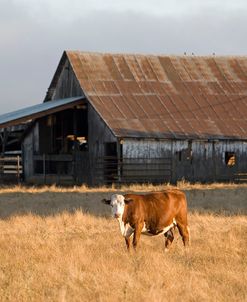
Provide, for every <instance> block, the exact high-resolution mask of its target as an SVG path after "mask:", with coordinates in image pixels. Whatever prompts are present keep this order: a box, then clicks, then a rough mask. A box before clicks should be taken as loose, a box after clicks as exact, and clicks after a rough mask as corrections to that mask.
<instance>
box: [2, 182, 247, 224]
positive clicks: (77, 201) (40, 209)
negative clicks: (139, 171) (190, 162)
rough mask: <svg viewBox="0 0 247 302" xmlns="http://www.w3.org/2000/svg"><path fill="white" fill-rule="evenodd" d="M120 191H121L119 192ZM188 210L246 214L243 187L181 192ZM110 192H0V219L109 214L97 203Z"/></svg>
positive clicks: (107, 196) (246, 200) (246, 202)
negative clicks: (70, 214)
mask: <svg viewBox="0 0 247 302" xmlns="http://www.w3.org/2000/svg"><path fill="white" fill-rule="evenodd" d="M122 193H123V192H122ZM185 193H186V195H187V200H188V206H189V211H190V212H199V213H201V214H203V213H205V214H208V213H212V214H216V215H217V214H218V215H222V216H234V215H247V198H246V197H247V188H245V189H243V188H242V189H214V190H188V191H185ZM111 194H112V193H111V192H81V193H78V192H73V193H71V192H68V193H67V192H41V193H20V192H14V193H2V194H0V219H8V218H10V217H12V216H22V215H27V214H33V215H39V216H41V217H47V216H54V215H58V214H60V213H63V212H67V213H74V212H75V211H77V210H81V211H82V212H84V213H88V214H91V215H94V216H97V217H110V216H111V208H110V207H109V206H107V205H104V204H103V203H101V200H102V199H103V198H109V197H110V196H111Z"/></svg>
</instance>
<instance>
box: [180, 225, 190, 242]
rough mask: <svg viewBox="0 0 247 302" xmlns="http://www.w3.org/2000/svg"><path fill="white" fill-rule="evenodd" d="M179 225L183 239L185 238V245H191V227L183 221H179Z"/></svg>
mask: <svg viewBox="0 0 247 302" xmlns="http://www.w3.org/2000/svg"><path fill="white" fill-rule="evenodd" d="M177 227H178V230H179V234H180V235H181V237H182V239H183V243H184V246H185V247H188V246H189V242H190V234H189V228H188V226H187V225H184V224H182V223H179V222H178V221H177Z"/></svg>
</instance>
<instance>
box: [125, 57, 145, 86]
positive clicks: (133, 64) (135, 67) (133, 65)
mask: <svg viewBox="0 0 247 302" xmlns="http://www.w3.org/2000/svg"><path fill="white" fill-rule="evenodd" d="M124 58H125V61H126V63H127V64H128V66H129V69H130V71H131V73H132V75H133V76H134V78H135V80H136V81H137V82H138V81H145V79H146V78H145V75H144V74H143V72H142V70H141V67H140V65H139V64H138V62H137V60H136V57H135V56H131V55H125V56H124Z"/></svg>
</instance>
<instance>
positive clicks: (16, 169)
mask: <svg viewBox="0 0 247 302" xmlns="http://www.w3.org/2000/svg"><path fill="white" fill-rule="evenodd" d="M22 174H23V167H22V158H21V156H19V155H17V156H16V155H14V156H11V155H8V156H3V157H0V175H1V176H2V177H5V175H6V176H7V175H8V176H9V177H12V178H13V180H17V181H18V182H19V181H20V178H21V175H22Z"/></svg>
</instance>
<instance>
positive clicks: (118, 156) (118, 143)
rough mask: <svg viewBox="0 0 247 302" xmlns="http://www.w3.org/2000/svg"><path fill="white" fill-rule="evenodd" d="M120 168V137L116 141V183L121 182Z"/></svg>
mask: <svg viewBox="0 0 247 302" xmlns="http://www.w3.org/2000/svg"><path fill="white" fill-rule="evenodd" d="M121 169H122V144H121V139H118V141H117V175H118V177H117V180H118V183H121V180H122V178H121Z"/></svg>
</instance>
